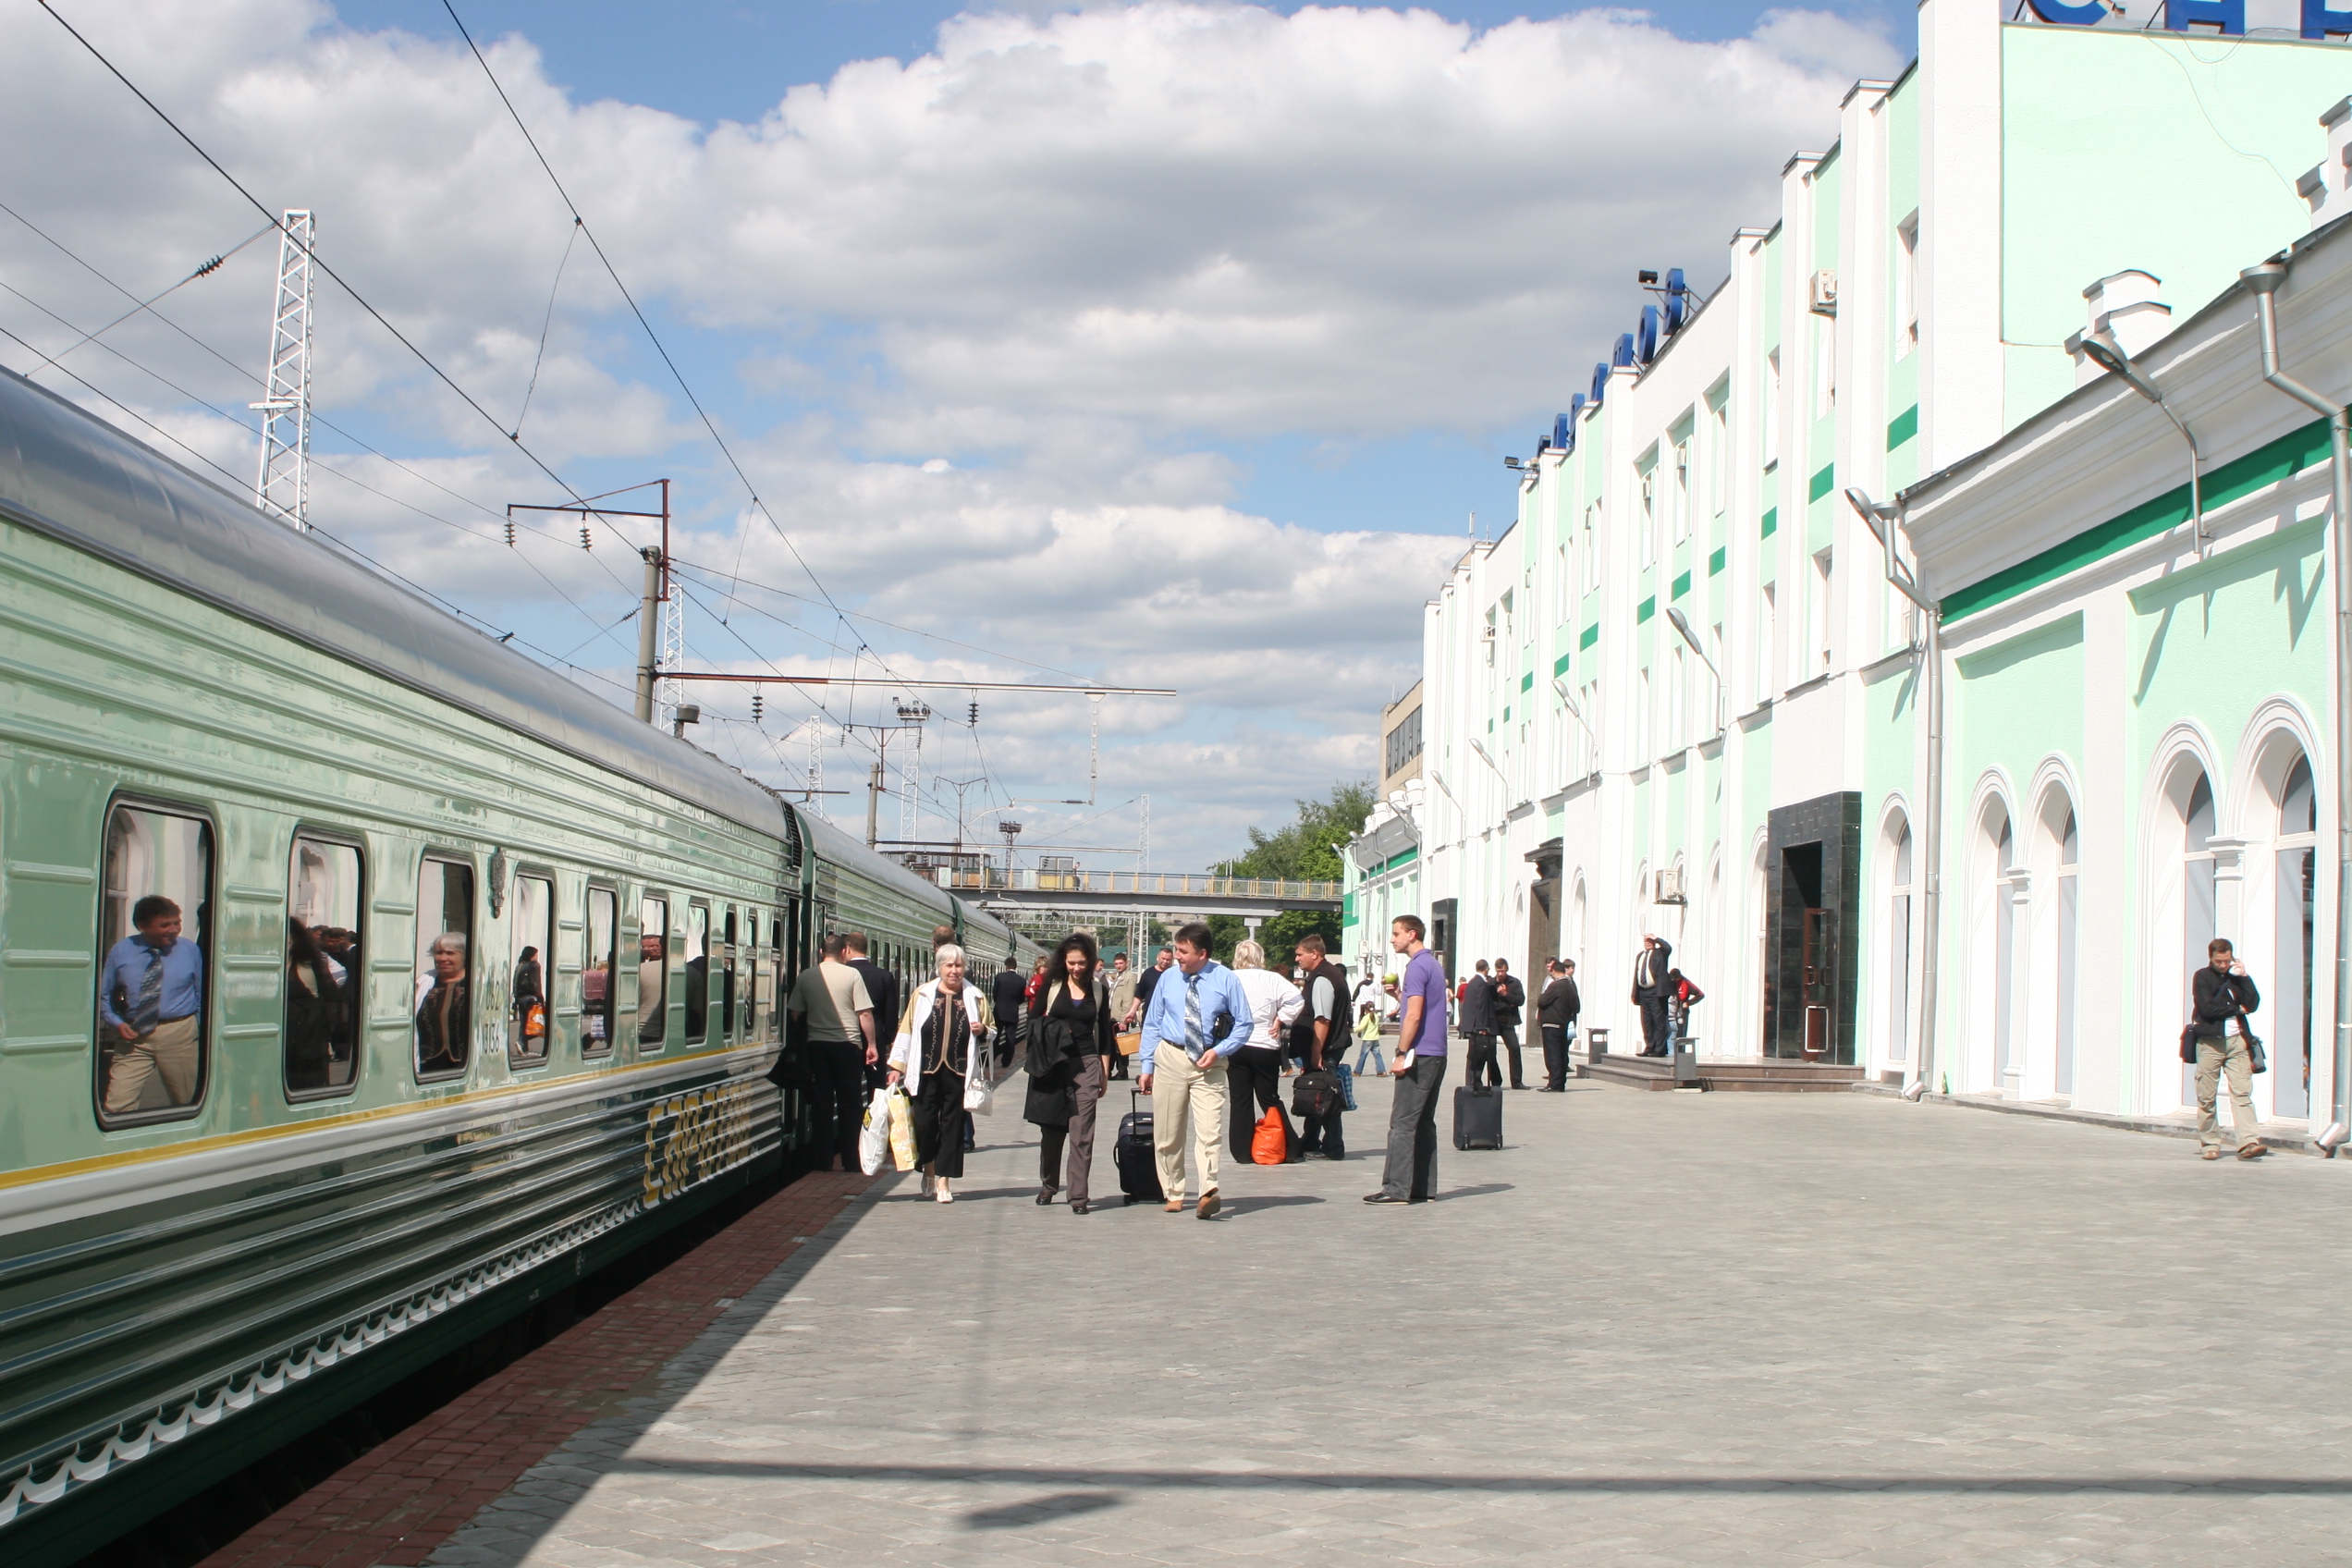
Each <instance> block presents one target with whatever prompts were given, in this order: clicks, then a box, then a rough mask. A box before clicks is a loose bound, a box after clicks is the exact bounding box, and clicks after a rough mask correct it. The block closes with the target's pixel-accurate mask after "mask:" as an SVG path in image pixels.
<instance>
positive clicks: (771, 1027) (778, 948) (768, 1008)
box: [760, 920, 788, 1042]
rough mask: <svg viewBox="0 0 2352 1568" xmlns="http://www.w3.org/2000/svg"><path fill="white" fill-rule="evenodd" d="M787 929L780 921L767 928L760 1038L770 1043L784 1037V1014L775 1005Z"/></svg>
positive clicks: (772, 922)
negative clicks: (765, 976) (765, 973)
mask: <svg viewBox="0 0 2352 1568" xmlns="http://www.w3.org/2000/svg"><path fill="white" fill-rule="evenodd" d="M787 929H788V927H787V926H786V925H785V924H784V922H783V921H780V920H778V921H771V922H770V923H769V925H768V927H767V978H766V982H765V983H764V984H763V985H762V986H761V987H760V1038H761V1039H763V1040H767V1041H771V1042H773V1041H776V1040H780V1039H782V1038H783V1037H784V1013H783V1010H781V1009H780V1008H778V1006H777V1005H776V993H777V991H778V988H779V987H780V986H782V984H783V978H784V939H785V933H786V930H787Z"/></svg>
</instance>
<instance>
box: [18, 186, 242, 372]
mask: <svg viewBox="0 0 2352 1568" xmlns="http://www.w3.org/2000/svg"><path fill="white" fill-rule="evenodd" d="M8 215H9V216H10V217H17V214H16V213H15V211H14V210H13V209H11V210H10V211H9V214H8ZM23 221H24V220H23V219H22V218H18V222H19V223H22V222H23ZM26 227H31V225H30V224H27V225H26ZM275 227H277V226H276V224H263V226H262V227H259V228H257V229H255V230H254V231H253V232H252V233H251V234H249V235H247V236H246V237H245V238H244V239H240V240H239V241H238V242H237V243H236V244H234V245H232V246H230V247H229V248H228V249H227V250H226V251H221V252H220V253H219V254H218V255H216V256H214V257H213V258H212V259H211V260H210V261H208V262H205V263H202V264H201V265H200V266H198V267H197V269H196V270H195V271H194V272H191V273H190V274H189V275H188V276H186V277H183V278H181V279H180V280H179V281H178V283H175V284H173V285H172V286H171V287H170V288H166V289H164V290H163V291H162V292H161V293H158V294H153V295H150V296H149V297H147V298H146V299H144V300H138V301H137V302H135V303H134V304H133V305H132V306H131V307H130V309H129V310H127V311H125V312H123V313H122V314H120V315H118V316H116V318H115V319H114V320H112V321H110V322H108V323H107V324H106V325H104V326H101V327H96V328H93V329H92V330H91V331H89V332H85V333H83V334H82V335H81V336H80V337H77V338H75V339H74V341H73V342H72V343H71V344H70V345H68V346H67V347H66V348H63V349H58V350H57V351H56V352H55V353H54V354H51V355H48V356H46V357H45V358H43V360H42V361H41V362H40V363H39V364H37V365H35V366H33V367H32V369H31V370H30V371H27V372H26V373H25V374H26V375H27V376H28V377H30V376H31V375H32V374H35V373H37V372H40V371H43V370H46V369H48V368H49V367H50V366H51V365H54V364H55V363H56V362H57V361H59V360H62V359H64V358H65V357H66V356H67V354H70V353H72V352H73V351H74V350H75V349H79V348H80V347H81V346H82V345H83V344H85V343H94V342H96V341H97V340H98V339H99V338H101V337H105V336H106V334H108V333H109V332H112V331H114V329H115V328H116V327H118V326H120V325H122V324H123V323H125V322H127V321H129V319H130V318H131V317H133V316H135V315H138V314H140V313H141V312H146V311H152V310H153V309H154V308H155V306H156V305H158V304H160V303H161V302H162V301H163V300H166V299H168V298H170V297H171V296H172V295H174V294H177V293H178V292H179V290H181V289H182V288H187V287H188V286H189V285H190V284H191V283H193V282H195V281H196V280H197V279H198V278H200V277H210V276H213V274H214V273H216V272H218V271H220V269H221V268H222V266H224V265H225V264H227V261H228V259H229V257H231V256H234V255H235V254H237V252H238V251H242V250H243V249H245V247H246V246H248V245H251V243H252V242H253V241H254V240H256V239H260V238H261V237H262V236H263V235H264V234H267V233H268V232H269V231H270V230H271V229H273V228H275Z"/></svg>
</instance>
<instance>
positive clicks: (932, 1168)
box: [890, 942, 988, 1203]
mask: <svg viewBox="0 0 2352 1568" xmlns="http://www.w3.org/2000/svg"><path fill="white" fill-rule="evenodd" d="M934 960H935V962H937V965H938V968H939V977H938V978H937V980H931V981H927V982H925V984H923V985H922V986H917V987H916V988H915V992H914V997H913V1000H911V1001H910V1002H908V1004H907V1011H906V1017H905V1019H904V1020H903V1021H902V1022H901V1023H900V1026H899V1037H898V1041H897V1043H896V1044H895V1045H893V1046H891V1047H890V1082H891V1083H893V1084H898V1083H901V1082H904V1083H909V1084H913V1096H914V1160H915V1164H917V1165H918V1166H920V1167H921V1168H922V1170H923V1190H924V1193H925V1195H926V1196H929V1197H934V1198H937V1200H938V1201H939V1202H941V1203H953V1202H955V1194H954V1192H953V1190H952V1189H951V1186H950V1183H951V1182H955V1181H956V1180H957V1179H959V1178H960V1177H962V1175H963V1137H962V1132H963V1092H964V1089H965V1087H966V1086H967V1085H970V1084H986V1083H987V1082H988V1052H987V1022H988V1008H987V1004H986V1002H984V1001H982V1000H981V998H980V992H979V988H978V987H976V986H967V985H965V984H964V979H963V949H962V948H959V947H957V946H956V945H955V944H954V943H952V942H949V943H948V944H947V945H945V946H944V947H942V948H940V949H938V951H937V953H936V954H935V955H934Z"/></svg>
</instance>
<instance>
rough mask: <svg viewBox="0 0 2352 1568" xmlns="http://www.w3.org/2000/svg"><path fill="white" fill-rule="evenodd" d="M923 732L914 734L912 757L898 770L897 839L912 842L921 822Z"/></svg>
mask: <svg viewBox="0 0 2352 1568" xmlns="http://www.w3.org/2000/svg"><path fill="white" fill-rule="evenodd" d="M922 779H923V731H922V730H920V729H918V730H916V731H915V732H914V755H913V756H911V757H909V758H907V760H906V761H905V762H904V763H903V764H901V765H900V768H899V837H900V839H905V840H908V841H912V840H913V838H914V830H915V829H916V828H917V827H920V826H921V825H922V822H923V784H922Z"/></svg>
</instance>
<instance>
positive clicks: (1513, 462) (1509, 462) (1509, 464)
mask: <svg viewBox="0 0 2352 1568" xmlns="http://www.w3.org/2000/svg"><path fill="white" fill-rule="evenodd" d="M1502 466H1503V467H1505V468H1513V469H1524V468H1525V467H1526V466H1527V465H1526V464H1525V463H1523V462H1521V461H1520V460H1519V459H1517V458H1505V459H1502Z"/></svg>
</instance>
